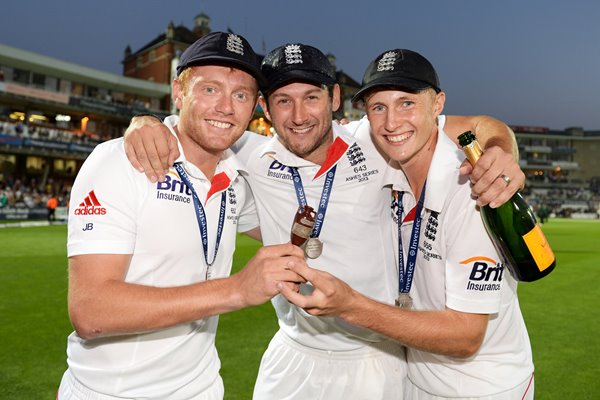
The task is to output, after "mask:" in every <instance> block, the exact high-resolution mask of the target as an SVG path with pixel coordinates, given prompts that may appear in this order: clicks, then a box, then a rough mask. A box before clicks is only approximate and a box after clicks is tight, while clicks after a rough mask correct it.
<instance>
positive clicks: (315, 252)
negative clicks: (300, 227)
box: [304, 238, 323, 259]
mask: <svg viewBox="0 0 600 400" xmlns="http://www.w3.org/2000/svg"><path fill="white" fill-rule="evenodd" d="M304 252H305V253H306V256H307V257H308V258H312V259H315V258H317V257H319V256H320V255H321V253H323V242H321V241H320V240H319V239H318V238H309V239H308V241H307V242H306V245H305V247H304Z"/></svg>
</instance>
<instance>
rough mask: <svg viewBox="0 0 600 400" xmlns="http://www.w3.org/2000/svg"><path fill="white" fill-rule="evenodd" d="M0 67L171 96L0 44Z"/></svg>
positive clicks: (162, 89)
mask: <svg viewBox="0 0 600 400" xmlns="http://www.w3.org/2000/svg"><path fill="white" fill-rule="evenodd" d="M0 64H5V65H7V66H11V67H14V68H22V69H24V70H28V71H32V72H37V73H40V74H44V75H50V76H55V77H57V78H64V79H69V80H72V81H74V82H81V83H85V84H87V85H91V86H97V87H102V88H107V89H110V90H113V91H119V92H126V93H131V92H133V93H136V94H140V95H144V96H151V97H161V96H165V95H169V93H170V92H171V88H170V86H169V85H165V84H160V83H156V82H151V81H147V80H142V79H135V78H128V77H124V76H121V75H116V74H111V73H108V72H104V71H100V70H97V69H93V68H89V67H84V66H82V65H78V64H74V63H70V62H66V61H61V60H58V59H56V58H52V57H47V56H44V55H41V54H37V53H32V52H29V51H25V50H20V49H17V48H14V47H10V46H6V45H3V44H0Z"/></svg>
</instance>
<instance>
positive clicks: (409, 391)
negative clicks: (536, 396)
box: [404, 374, 534, 400]
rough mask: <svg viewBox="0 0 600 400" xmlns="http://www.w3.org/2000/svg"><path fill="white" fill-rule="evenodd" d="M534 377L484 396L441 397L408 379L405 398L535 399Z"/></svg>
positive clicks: (451, 399) (431, 399) (409, 399)
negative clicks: (499, 391) (503, 390)
mask: <svg viewBox="0 0 600 400" xmlns="http://www.w3.org/2000/svg"><path fill="white" fill-rule="evenodd" d="M533 389H534V379H533V374H532V375H531V378H529V379H527V380H525V382H523V383H521V384H520V385H518V386H517V387H515V388H513V389H511V390H507V391H505V392H501V393H497V394H493V395H491V396H484V397H440V396H434V395H432V394H430V393H428V392H425V391H423V390H421V389H419V388H418V387H417V386H415V385H414V384H413V383H412V382H411V381H410V379H407V380H406V396H404V400H533Z"/></svg>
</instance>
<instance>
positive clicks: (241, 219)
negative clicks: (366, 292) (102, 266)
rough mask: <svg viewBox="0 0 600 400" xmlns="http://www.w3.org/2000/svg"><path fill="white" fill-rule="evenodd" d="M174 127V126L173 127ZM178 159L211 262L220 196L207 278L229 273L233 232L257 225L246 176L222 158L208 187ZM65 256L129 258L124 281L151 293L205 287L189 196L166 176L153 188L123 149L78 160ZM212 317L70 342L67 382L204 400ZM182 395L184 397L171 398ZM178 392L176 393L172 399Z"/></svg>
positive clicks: (211, 366) (212, 353) (213, 372)
mask: <svg viewBox="0 0 600 400" xmlns="http://www.w3.org/2000/svg"><path fill="white" fill-rule="evenodd" d="M170 121H171V122H172V123H175V124H176V123H177V118H176V117H175V118H171V119H170ZM180 152H181V154H182V156H181V157H180V159H178V160H177V161H181V162H183V164H184V167H185V170H186V172H187V173H188V176H189V178H190V181H191V182H192V184H193V186H194V188H195V190H196V192H197V194H198V196H199V198H200V201H201V202H202V204H203V206H204V208H205V213H206V216H207V220H208V222H207V224H208V249H209V260H211V259H212V257H213V254H214V241H215V237H216V231H217V221H218V217H219V208H220V205H221V193H222V192H223V191H226V214H225V223H224V227H223V233H222V238H221V243H220V247H219V251H218V256H217V259H216V261H215V263H214V265H213V266H212V267H211V268H212V273H211V276H212V277H214V278H220V277H226V276H228V275H229V273H230V270H231V263H232V258H233V252H234V250H235V239H236V232H237V231H247V230H250V229H253V228H255V227H257V226H258V220H257V215H256V211H255V207H254V201H253V199H252V195H251V192H250V189H249V187H248V185H247V182H246V181H245V179H244V178H243V177H242V176H241V175H240V171H244V168H243V167H242V165H241V164H240V163H239V162H238V161H237V159H236V157H235V156H234V155H233V153H232V152H230V151H227V152H225V154H224V155H223V158H222V160H221V161H220V162H219V164H218V166H217V170H216V173H215V177H214V178H213V180H212V182H213V183H212V185H211V182H210V181H209V180H207V179H206V177H205V176H204V174H203V173H202V172H201V171H200V170H199V169H198V168H196V167H195V166H194V165H192V164H191V163H189V162H187V161H186V160H185V157H184V156H183V151H182V149H181V147H180ZM207 197H208V198H207ZM68 230H69V234H68V244H67V246H68V255H69V256H75V255H79V254H100V253H101V254H133V257H132V259H131V264H130V266H129V269H128V271H127V276H126V277H125V281H126V282H131V283H136V284H140V285H148V286H156V287H172V286H181V285H188V284H192V283H196V282H201V281H204V280H205V275H206V263H205V261H204V255H203V250H202V246H201V241H200V230H199V227H198V222H197V219H196V213H195V211H194V204H193V200H192V196H191V192H190V190H189V189H188V188H187V187H186V186H185V185H183V184H182V182H181V179H180V178H179V176H178V174H177V172H176V171H175V169H174V168H171V169H170V171H169V173H168V175H167V180H166V182H163V183H151V182H150V181H148V180H147V179H146V176H145V175H144V174H142V173H139V172H138V171H136V170H135V169H134V168H133V167H132V166H131V164H130V163H129V161H128V160H127V157H126V156H125V152H124V149H123V140H122V139H116V140H112V141H109V142H105V143H103V144H100V145H98V146H97V147H96V149H95V150H94V151H93V152H92V154H90V156H89V157H88V159H87V160H86V161H85V163H84V165H83V167H82V168H81V171H80V172H79V174H78V176H77V178H76V180H75V184H74V186H73V190H72V192H71V205H70V209H69V222H68ZM217 323H218V317H209V318H205V319H202V320H198V321H193V322H191V323H186V324H180V325H177V326H174V327H171V328H167V329H162V330H158V331H154V332H149V333H144V334H132V335H123V336H118V337H107V338H101V339H95V340H83V339H81V338H80V337H79V336H78V335H77V334H76V333H75V332H73V333H72V334H71V335H70V336H69V339H68V348H67V354H68V365H69V369H70V370H71V372H72V374H73V376H74V377H75V378H76V379H77V380H79V381H80V382H81V383H83V384H84V385H85V386H87V387H89V388H91V389H92V390H94V391H97V392H100V393H105V394H108V395H112V396H121V397H126V398H146V399H166V398H169V399H178V398H179V396H183V395H185V396H187V397H186V398H188V397H193V396H194V395H197V394H199V393H201V392H202V390H203V389H204V388H206V387H207V386H208V385H209V384H210V383H212V382H213V381H214V380H215V379H216V378H217V376H218V373H219V367H220V362H219V359H218V356H217V354H216V350H215V346H214V338H215V332H216V328H217ZM182 387H186V388H185V389H184V390H181V391H180V392H178V394H176V395H173V392H174V391H175V390H177V389H180V388H182ZM181 392H184V393H183V394H179V393H181Z"/></svg>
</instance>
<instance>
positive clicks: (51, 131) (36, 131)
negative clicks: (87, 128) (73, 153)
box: [0, 120, 100, 144]
mask: <svg viewBox="0 0 600 400" xmlns="http://www.w3.org/2000/svg"><path fill="white" fill-rule="evenodd" d="M0 134H5V135H10V136H17V137H20V138H24V139H27V138H30V139H41V140H51V141H54V142H61V143H77V144H98V143H99V142H100V141H99V140H98V139H96V138H94V137H91V136H90V135H83V134H80V133H77V132H74V131H71V130H67V129H61V128H58V127H48V126H40V125H33V124H32V125H30V124H25V123H23V122H22V121H19V122H16V123H15V122H10V121H3V120H0Z"/></svg>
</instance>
